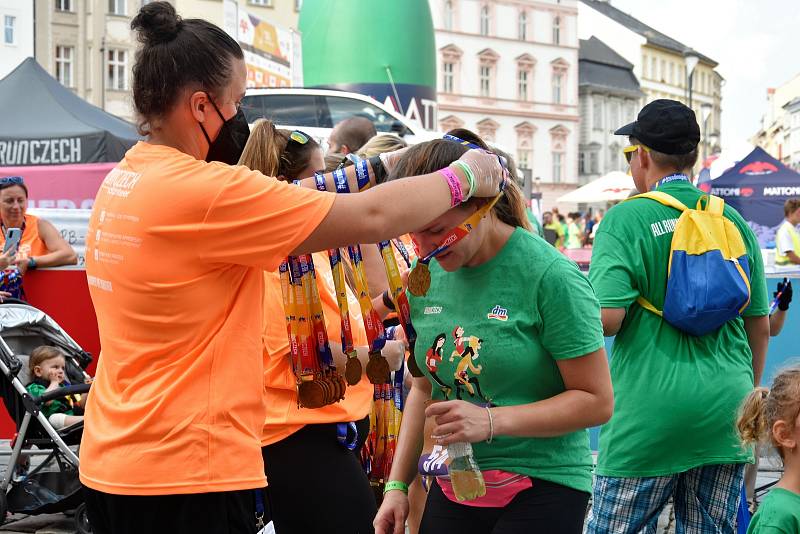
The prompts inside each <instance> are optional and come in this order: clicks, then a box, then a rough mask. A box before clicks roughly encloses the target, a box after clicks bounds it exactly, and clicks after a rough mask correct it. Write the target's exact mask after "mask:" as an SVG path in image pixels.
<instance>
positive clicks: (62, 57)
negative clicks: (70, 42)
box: [56, 46, 75, 87]
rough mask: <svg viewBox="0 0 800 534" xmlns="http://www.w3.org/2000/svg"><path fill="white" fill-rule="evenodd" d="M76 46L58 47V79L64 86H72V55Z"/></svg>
mask: <svg viewBox="0 0 800 534" xmlns="http://www.w3.org/2000/svg"><path fill="white" fill-rule="evenodd" d="M74 53H75V48H74V47H72V46H57V47H56V79H57V80H58V81H59V82H60V83H61V85H63V86H64V87H72V56H73V55H74Z"/></svg>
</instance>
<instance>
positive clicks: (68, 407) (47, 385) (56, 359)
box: [25, 345, 86, 430]
mask: <svg viewBox="0 0 800 534" xmlns="http://www.w3.org/2000/svg"><path fill="white" fill-rule="evenodd" d="M66 366H67V361H66V358H65V357H64V353H62V352H61V351H60V350H58V349H57V348H56V347H50V346H47V345H42V346H40V347H36V348H35V349H33V351H32V352H31V357H30V360H29V361H28V367H29V370H30V373H31V375H30V376H31V378H32V379H33V381H32V382H31V383H30V384H28V385H27V386H26V387H25V389H27V390H28V392H29V393H30V394H31V395H32V396H34V397H40V396H42V395H44V394H45V393H47V392H48V391H53V390H56V389H58V388H62V387H66V386H69V385H70V384H69V382H66V374H65V370H66ZM85 404H86V396H85V395H84V396H81V395H79V394H75V395H68V396H66V397H64V398H63V399H53V400H51V401H48V402H46V403H45V404H44V406H42V413H44V416H45V417H47V420H48V421H50V424H51V425H53V428H55V429H56V430H60V429H62V428H65V427H68V426H72V425H74V424H76V423H80V422H82V421H83V416H82V415H75V410H76V409H78V410H81V411H83V407H84V406H85Z"/></svg>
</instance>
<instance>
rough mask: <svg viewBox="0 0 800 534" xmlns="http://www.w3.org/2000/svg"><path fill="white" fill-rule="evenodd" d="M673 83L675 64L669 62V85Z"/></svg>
mask: <svg viewBox="0 0 800 534" xmlns="http://www.w3.org/2000/svg"><path fill="white" fill-rule="evenodd" d="M674 83H675V63H673V62H672V61H670V62H669V84H670V85H672V84H674Z"/></svg>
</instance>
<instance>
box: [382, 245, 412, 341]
mask: <svg viewBox="0 0 800 534" xmlns="http://www.w3.org/2000/svg"><path fill="white" fill-rule="evenodd" d="M378 250H380V252H381V256H382V257H383V265H384V267H385V268H386V278H387V279H388V280H389V290H390V291H391V294H392V300H393V301H394V307H395V309H396V310H397V315H398V317H399V319H400V325H401V326H402V327H403V331H404V332H405V334H406V340H408V346H409V347H412V349H411V351H412V352H413V350H414V349H413V347H414V341H416V339H417V333H416V332H415V331H414V327H413V326H412V325H411V307H410V306H409V304H408V297H407V296H406V292H405V289H404V288H403V280H402V278H401V277H400V268H399V267H398V266H397V259H395V257H394V252H392V246H391V244H390V243H389V241H381V242H380V243H378Z"/></svg>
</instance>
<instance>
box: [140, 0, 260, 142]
mask: <svg viewBox="0 0 800 534" xmlns="http://www.w3.org/2000/svg"><path fill="white" fill-rule="evenodd" d="M131 29H132V30H134V31H135V32H136V34H137V39H138V40H139V42H140V43H141V46H140V47H139V49H138V50H137V51H136V61H135V63H134V65H133V104H134V107H135V108H136V114H137V116H138V121H137V127H138V129H139V133H140V134H142V135H148V134H150V133H151V131H152V130H153V129H154V128H157V127H158V121H159V119H161V118H163V117H164V116H165V115H166V114H168V113H169V112H170V111H171V110H172V108H173V106H174V105H175V103H176V101H177V100H178V98H179V97H181V96H183V93H184V91H185V90H187V89H191V90H194V91H207V92H208V93H209V96H210V97H211V98H212V99H215V101H216V99H218V98H219V97H220V96H221V92H222V89H224V88H225V87H226V86H227V85H228V83H229V82H230V80H231V74H232V72H233V63H234V60H236V59H243V58H244V55H243V54H242V49H241V48H240V47H239V45H238V44H237V43H236V41H234V40H233V38H231V36H230V35H228V34H227V33H225V32H224V31H223V30H222V29H221V28H219V27H218V26H215V25H214V24H211V23H210V22H208V21H206V20H202V19H182V18H181V17H180V16H178V13H177V12H176V11H175V8H174V7H172V5H171V4H169V3H168V2H151V3H149V4H147V5H144V6H142V9H140V10H139V13H138V14H137V15H136V17H134V19H133V21H131ZM216 104H217V107H219V105H220V102H218V101H216Z"/></svg>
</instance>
